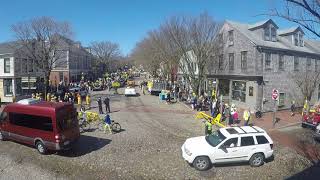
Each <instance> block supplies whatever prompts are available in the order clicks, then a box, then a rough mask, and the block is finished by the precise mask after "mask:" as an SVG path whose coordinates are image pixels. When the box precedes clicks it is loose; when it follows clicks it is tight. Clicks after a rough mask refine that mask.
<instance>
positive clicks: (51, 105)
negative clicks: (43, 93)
mask: <svg viewBox="0 0 320 180" xmlns="http://www.w3.org/2000/svg"><path fill="white" fill-rule="evenodd" d="M68 104H69V103H62V102H47V101H38V102H37V103H32V104H22V103H18V102H17V103H11V104H8V105H7V106H6V107H8V108H13V109H15V108H24V109H47V110H48V109H51V110H57V109H60V108H62V107H64V106H65V105H68ZM70 105H71V104H70Z"/></svg>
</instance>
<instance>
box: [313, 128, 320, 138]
mask: <svg viewBox="0 0 320 180" xmlns="http://www.w3.org/2000/svg"><path fill="white" fill-rule="evenodd" d="M314 139H315V140H317V141H320V124H319V125H318V126H317V127H316V133H315V135H314Z"/></svg>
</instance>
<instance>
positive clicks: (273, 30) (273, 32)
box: [271, 27, 277, 41]
mask: <svg viewBox="0 0 320 180" xmlns="http://www.w3.org/2000/svg"><path fill="white" fill-rule="evenodd" d="M271 40H272V41H277V29H276V28H274V27H272V28H271Z"/></svg>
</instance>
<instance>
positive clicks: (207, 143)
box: [181, 126, 273, 171]
mask: <svg viewBox="0 0 320 180" xmlns="http://www.w3.org/2000/svg"><path fill="white" fill-rule="evenodd" d="M181 150H182V157H183V158H184V159H185V160H186V161H187V162H188V163H190V164H191V165H193V166H194V167H195V168H196V169H197V170H200V171H203V170H207V169H209V168H210V166H211V165H212V164H218V163H231V162H242V161H248V162H249V164H250V165H251V166H254V167H257V166H261V165H262V164H263V163H264V160H265V159H267V158H270V157H272V155H273V141H272V139H271V138H270V136H269V135H268V134H267V133H266V132H265V131H264V130H263V129H261V128H259V127H257V126H252V127H250V126H242V127H226V128H220V129H219V130H217V131H215V132H214V133H213V134H211V135H208V136H200V137H194V138H189V139H187V140H186V141H185V143H184V144H183V145H182V147H181Z"/></svg>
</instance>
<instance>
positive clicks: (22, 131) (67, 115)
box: [0, 98, 80, 154]
mask: <svg viewBox="0 0 320 180" xmlns="http://www.w3.org/2000/svg"><path fill="white" fill-rule="evenodd" d="M79 137H80V131H79V124H78V118H77V110H76V109H75V108H74V106H73V105H72V104H70V103H55V102H46V101H40V100H36V99H32V98H30V99H23V100H20V101H18V102H17V103H12V104H8V105H7V106H6V107H5V108H4V109H3V111H2V113H1V116H0V140H12V141H16V142H20V143H23V144H27V145H31V146H35V147H36V148H37V150H38V151H39V153H41V154H45V153H46V152H47V151H48V150H54V151H60V150H67V149H70V148H71V147H72V145H73V144H74V142H76V140H78V139H79Z"/></svg>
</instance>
